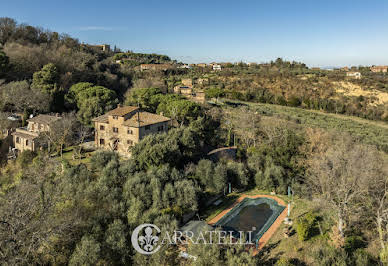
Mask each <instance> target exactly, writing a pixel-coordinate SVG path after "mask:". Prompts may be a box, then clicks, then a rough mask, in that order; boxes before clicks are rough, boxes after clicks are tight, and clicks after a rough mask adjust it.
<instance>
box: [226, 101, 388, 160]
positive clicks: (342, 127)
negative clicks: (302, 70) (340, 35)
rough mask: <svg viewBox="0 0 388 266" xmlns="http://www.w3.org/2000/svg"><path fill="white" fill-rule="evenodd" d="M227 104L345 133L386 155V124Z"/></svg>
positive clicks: (274, 107)
mask: <svg viewBox="0 0 388 266" xmlns="http://www.w3.org/2000/svg"><path fill="white" fill-rule="evenodd" d="M228 102H234V103H241V104H245V105H248V106H249V107H250V108H253V109H254V110H256V111H257V112H258V114H260V115H262V116H265V117H276V118H279V119H284V120H288V121H294V122H296V123H298V124H301V125H303V126H306V127H317V128H323V129H327V130H336V131H339V132H347V133H349V134H350V135H352V136H353V137H356V138H358V139H359V140H360V141H361V142H363V143H365V144H371V145H376V146H377V147H378V148H379V149H381V150H383V151H385V152H387V153H388V124H387V123H384V122H379V121H372V120H367V119H362V118H359V117H354V116H346V115H339V114H331V113H325V112H320V111H315V110H306V109H301V108H295V107H288V106H280V105H274V104H262V103H249V102H241V101H231V100H228Z"/></svg>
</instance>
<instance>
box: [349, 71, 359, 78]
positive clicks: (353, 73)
mask: <svg viewBox="0 0 388 266" xmlns="http://www.w3.org/2000/svg"><path fill="white" fill-rule="evenodd" d="M346 76H347V77H352V78H355V79H361V73H360V72H356V71H350V72H347V73H346Z"/></svg>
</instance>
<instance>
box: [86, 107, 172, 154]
mask: <svg viewBox="0 0 388 266" xmlns="http://www.w3.org/2000/svg"><path fill="white" fill-rule="evenodd" d="M169 121H170V118H168V117H164V116H162V115H157V114H152V113H149V112H144V111H141V110H140V109H139V108H138V107H134V106H119V107H117V108H116V109H114V110H111V111H109V112H108V113H106V114H104V115H101V116H99V117H96V118H94V119H93V122H94V126H95V145H96V147H97V148H101V149H106V150H113V151H117V152H118V153H120V154H121V155H124V156H130V154H131V147H133V146H134V145H135V144H136V143H139V141H140V140H142V139H143V138H144V137H145V136H147V135H149V134H155V133H161V132H166V131H167V130H168V122H169Z"/></svg>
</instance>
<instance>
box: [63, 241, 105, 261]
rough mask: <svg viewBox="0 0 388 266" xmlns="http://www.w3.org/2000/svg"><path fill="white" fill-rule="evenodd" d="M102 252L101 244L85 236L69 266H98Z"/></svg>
mask: <svg viewBox="0 0 388 266" xmlns="http://www.w3.org/2000/svg"><path fill="white" fill-rule="evenodd" d="M100 252H101V247H100V244H99V243H98V242H97V241H96V240H95V239H94V238H93V237H92V236H83V237H82V240H81V242H80V243H79V244H78V245H77V247H76V249H75V252H74V253H73V255H72V256H71V259H70V262H69V265H97V263H98V262H99V260H100Z"/></svg>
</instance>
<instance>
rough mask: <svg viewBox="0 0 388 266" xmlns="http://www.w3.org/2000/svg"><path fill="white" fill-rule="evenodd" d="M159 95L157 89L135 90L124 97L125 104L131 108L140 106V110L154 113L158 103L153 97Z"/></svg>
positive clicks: (159, 91) (159, 92)
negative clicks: (131, 106)
mask: <svg viewBox="0 0 388 266" xmlns="http://www.w3.org/2000/svg"><path fill="white" fill-rule="evenodd" d="M161 93H162V91H161V90H160V89H159V88H135V89H132V90H130V92H129V94H128V95H127V96H126V100H125V104H127V105H133V106H137V105H138V104H140V107H141V108H143V109H145V110H146V111H148V112H153V113H154V112H155V111H156V108H157V107H158V105H159V103H160V102H159V101H158V100H157V98H156V97H153V96H155V95H161Z"/></svg>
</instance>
